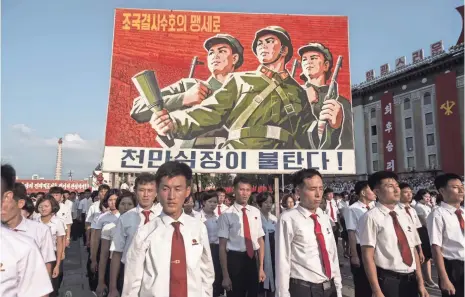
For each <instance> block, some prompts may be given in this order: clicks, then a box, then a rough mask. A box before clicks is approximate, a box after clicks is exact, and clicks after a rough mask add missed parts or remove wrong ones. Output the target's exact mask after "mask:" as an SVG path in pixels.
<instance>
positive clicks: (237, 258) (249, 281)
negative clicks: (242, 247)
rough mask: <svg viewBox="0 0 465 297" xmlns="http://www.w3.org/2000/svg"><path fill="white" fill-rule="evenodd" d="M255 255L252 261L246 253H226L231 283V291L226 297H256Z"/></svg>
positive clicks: (256, 270)
mask: <svg viewBox="0 0 465 297" xmlns="http://www.w3.org/2000/svg"><path fill="white" fill-rule="evenodd" d="M257 261H258V260H257V253H256V252H255V255H254V257H253V258H252V259H250V258H249V256H247V253H246V252H235V251H229V252H228V273H229V278H230V279H231V282H232V290H231V291H228V292H227V293H226V294H227V297H257V295H258V285H259V283H258V265H257V264H258V263H257Z"/></svg>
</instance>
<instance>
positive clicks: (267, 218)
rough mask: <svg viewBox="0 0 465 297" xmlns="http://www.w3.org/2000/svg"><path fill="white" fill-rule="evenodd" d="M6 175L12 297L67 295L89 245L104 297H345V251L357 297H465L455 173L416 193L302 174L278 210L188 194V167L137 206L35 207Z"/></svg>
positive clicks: (121, 193)
mask: <svg viewBox="0 0 465 297" xmlns="http://www.w3.org/2000/svg"><path fill="white" fill-rule="evenodd" d="M1 172H2V209H1V214H2V218H1V220H2V228H1V231H2V241H1V248H2V253H1V255H0V260H1V261H0V263H1V269H2V278H1V286H0V295H1V296H8V297H9V296H58V294H59V288H60V284H61V282H62V279H63V265H62V263H63V260H64V259H65V257H66V247H67V246H69V244H70V242H71V241H73V240H80V238H82V240H83V243H84V246H85V247H86V248H87V250H88V255H89V256H88V263H87V270H88V273H87V275H88V280H89V287H90V289H91V291H92V292H94V294H95V295H96V296H111V297H116V296H143V297H149V296H157V297H158V296H161V297H164V296H166V297H168V296H169V297H186V296H190V297H193V296H213V297H218V296H222V295H226V296H228V297H235V296H238V297H239V296H240V297H242V296H244V297H245V296H248V297H253V296H293V297H300V296H313V297H317V296H325V297H328V296H329V297H336V296H337V297H342V280H341V272H340V260H339V259H338V247H340V248H342V249H343V255H344V257H347V258H350V265H351V271H352V274H353V280H354V288H355V296H356V297H358V296H360V297H366V296H376V297H382V296H384V297H403V296H405V297H411V296H428V291H427V290H426V287H431V288H434V287H437V286H438V285H439V287H440V289H441V291H442V294H443V296H464V282H463V280H464V271H463V269H464V256H465V251H464V249H465V242H464V239H465V238H464V210H463V200H464V187H463V179H462V177H461V176H458V175H455V174H443V175H440V176H438V177H437V178H436V179H435V180H434V185H435V187H436V189H437V193H436V192H433V193H431V192H428V191H427V190H425V189H420V190H418V191H417V192H416V193H413V189H412V188H413V186H412V185H409V184H407V183H399V182H398V178H397V175H396V174H395V173H392V172H386V171H380V172H376V173H374V174H372V175H371V176H370V177H369V178H368V180H367V181H359V182H357V183H356V184H355V185H354V189H353V191H347V192H343V193H334V191H333V190H331V188H329V187H327V188H324V185H323V180H322V176H321V175H320V173H319V172H318V171H316V170H313V169H304V170H301V171H298V172H296V173H295V174H293V183H294V191H293V193H291V194H285V195H283V196H282V199H281V203H280V205H275V204H274V196H273V194H272V193H269V192H262V193H252V185H251V182H250V180H248V179H247V178H246V177H243V176H236V178H235V179H234V181H233V189H234V191H233V194H232V195H229V194H227V193H226V192H225V191H224V190H223V189H217V190H215V191H214V190H211V191H206V192H201V193H191V183H192V171H191V169H190V168H189V167H188V166H187V165H186V164H184V163H179V162H167V163H165V164H163V165H162V166H161V167H160V168H159V169H158V171H157V172H156V174H150V173H142V174H140V175H139V176H138V177H137V179H136V181H135V185H134V193H132V192H129V191H127V190H121V189H110V187H108V186H107V185H102V186H100V187H99V189H98V191H97V192H95V193H91V191H90V190H87V191H85V192H82V193H78V194H76V193H68V192H66V191H63V189H61V188H57V187H54V188H51V189H50V190H49V192H48V193H38V194H36V195H32V196H34V197H32V198H33V199H32V198H31V197H28V196H27V193H26V189H25V188H24V186H23V185H22V184H20V183H16V182H15V176H16V173H15V172H14V169H13V168H12V167H11V166H9V165H2V170H1ZM339 238H342V241H341V242H342V245H339V244H338V243H339ZM432 261H434V263H435V265H436V268H437V271H438V276H439V284H438V285H437V284H435V283H434V281H433V279H432V277H431V262H432ZM31 280H33V281H31Z"/></svg>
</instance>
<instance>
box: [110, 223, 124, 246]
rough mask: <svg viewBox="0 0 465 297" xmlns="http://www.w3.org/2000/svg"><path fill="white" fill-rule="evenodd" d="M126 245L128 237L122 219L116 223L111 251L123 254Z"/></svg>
mask: <svg viewBox="0 0 465 297" xmlns="http://www.w3.org/2000/svg"><path fill="white" fill-rule="evenodd" d="M125 245H126V235H125V234H124V227H123V222H122V220H121V217H120V218H119V220H117V221H116V227H115V230H114V236H113V240H112V242H111V246H110V251H112V252H119V253H122V252H123V251H124V246H125Z"/></svg>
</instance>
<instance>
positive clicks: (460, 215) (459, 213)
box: [455, 209, 465, 232]
mask: <svg viewBox="0 0 465 297" xmlns="http://www.w3.org/2000/svg"><path fill="white" fill-rule="evenodd" d="M455 214H456V215H457V218H458V219H459V223H460V229H462V232H463V229H464V228H465V223H464V221H463V216H462V211H461V210H460V209H457V210H456V211H455Z"/></svg>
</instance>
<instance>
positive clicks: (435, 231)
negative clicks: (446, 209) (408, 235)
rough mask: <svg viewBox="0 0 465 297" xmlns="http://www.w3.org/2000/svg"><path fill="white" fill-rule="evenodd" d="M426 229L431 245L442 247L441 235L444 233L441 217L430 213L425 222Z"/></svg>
mask: <svg viewBox="0 0 465 297" xmlns="http://www.w3.org/2000/svg"><path fill="white" fill-rule="evenodd" d="M426 223H427V225H426V228H427V229H428V235H429V241H430V244H431V245H433V244H434V245H437V246H439V247H442V236H443V235H442V234H443V232H444V222H443V220H442V217H441V216H438V215H434V213H432V214H431V215H430V216H429V217H428V220H427V221H426Z"/></svg>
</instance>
